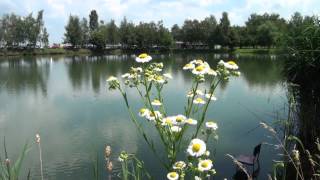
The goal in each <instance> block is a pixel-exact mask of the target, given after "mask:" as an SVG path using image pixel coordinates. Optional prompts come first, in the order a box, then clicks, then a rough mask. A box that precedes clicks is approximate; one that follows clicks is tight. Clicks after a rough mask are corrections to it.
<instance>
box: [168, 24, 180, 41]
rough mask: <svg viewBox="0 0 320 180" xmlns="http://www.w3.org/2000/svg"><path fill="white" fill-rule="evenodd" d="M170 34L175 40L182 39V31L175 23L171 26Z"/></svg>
mask: <svg viewBox="0 0 320 180" xmlns="http://www.w3.org/2000/svg"><path fill="white" fill-rule="evenodd" d="M171 34H172V37H173V39H174V40H175V41H182V39H183V38H182V31H181V29H180V27H179V26H178V25H177V24H174V25H173V26H172V28H171Z"/></svg>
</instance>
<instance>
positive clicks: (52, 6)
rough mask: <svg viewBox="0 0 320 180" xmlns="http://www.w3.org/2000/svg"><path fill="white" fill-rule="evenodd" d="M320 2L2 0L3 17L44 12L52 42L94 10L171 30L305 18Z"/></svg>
mask: <svg viewBox="0 0 320 180" xmlns="http://www.w3.org/2000/svg"><path fill="white" fill-rule="evenodd" d="M319 1H320V0H89V1H88V0H0V15H3V14H6V13H12V12H13V13H15V14H18V15H22V16H25V15H27V14H29V13H31V12H33V13H34V16H36V14H37V12H38V11H39V10H42V9H43V10H44V21H45V26H46V27H47V29H48V32H49V41H50V44H52V43H59V42H61V41H62V40H63V34H64V26H65V25H66V23H67V21H68V17H69V15H70V14H72V15H78V16H79V17H80V18H82V17H86V18H88V16H89V13H90V11H91V10H92V9H95V10H96V11H97V12H98V15H99V20H104V21H105V22H107V21H110V19H114V20H115V21H116V23H117V24H119V23H120V21H121V20H122V19H123V17H124V16H126V18H127V19H128V20H129V21H133V22H134V23H138V22H139V21H144V22H149V21H159V20H163V22H164V25H165V26H166V27H168V28H171V26H172V25H173V24H178V25H181V24H183V21H184V20H185V19H198V20H202V19H204V18H205V17H207V16H209V15H214V16H215V17H216V18H217V19H219V18H220V17H221V13H222V12H223V11H226V12H228V14H229V19H230V21H231V24H232V25H243V24H244V22H245V21H246V20H247V19H248V17H249V16H250V14H251V13H258V14H263V13H265V12H268V13H278V14H280V15H281V16H282V17H284V18H286V19H289V18H290V17H291V15H292V14H293V13H294V12H296V11H299V12H300V13H302V14H303V15H319V13H320V2H319Z"/></svg>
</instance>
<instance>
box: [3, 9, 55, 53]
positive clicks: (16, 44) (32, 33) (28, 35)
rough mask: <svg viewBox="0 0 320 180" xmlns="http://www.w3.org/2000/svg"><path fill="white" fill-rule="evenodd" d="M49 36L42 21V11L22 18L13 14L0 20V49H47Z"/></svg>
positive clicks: (6, 15)
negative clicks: (34, 15)
mask: <svg viewBox="0 0 320 180" xmlns="http://www.w3.org/2000/svg"><path fill="white" fill-rule="evenodd" d="M48 38H49V34H48V32H47V29H46V27H45V26H44V21H43V10H41V11H39V12H38V14H37V16H36V17H33V14H32V13H30V14H29V15H27V16H25V17H22V16H18V15H16V14H14V13H12V14H5V15H3V16H2V17H1V18H0V48H4V47H6V48H15V49H16V48H32V49H33V48H37V47H43V46H44V47H47V46H48V44H49V39H48Z"/></svg>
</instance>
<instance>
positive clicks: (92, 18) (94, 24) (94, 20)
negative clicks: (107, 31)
mask: <svg viewBox="0 0 320 180" xmlns="http://www.w3.org/2000/svg"><path fill="white" fill-rule="evenodd" d="M89 27H90V30H91V31H94V30H97V29H98V27H99V23H98V14H97V11H96V10H92V11H91V12H90V15H89Z"/></svg>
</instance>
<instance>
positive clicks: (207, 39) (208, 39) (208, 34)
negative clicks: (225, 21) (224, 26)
mask: <svg viewBox="0 0 320 180" xmlns="http://www.w3.org/2000/svg"><path fill="white" fill-rule="evenodd" d="M216 28H217V20H216V18H215V17H214V16H213V15H211V16H210V17H206V18H205V19H204V20H203V21H202V22H201V30H202V31H203V40H202V41H203V42H204V43H206V44H208V46H209V47H210V48H213V47H214V45H215V44H216V41H215V31H216Z"/></svg>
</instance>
